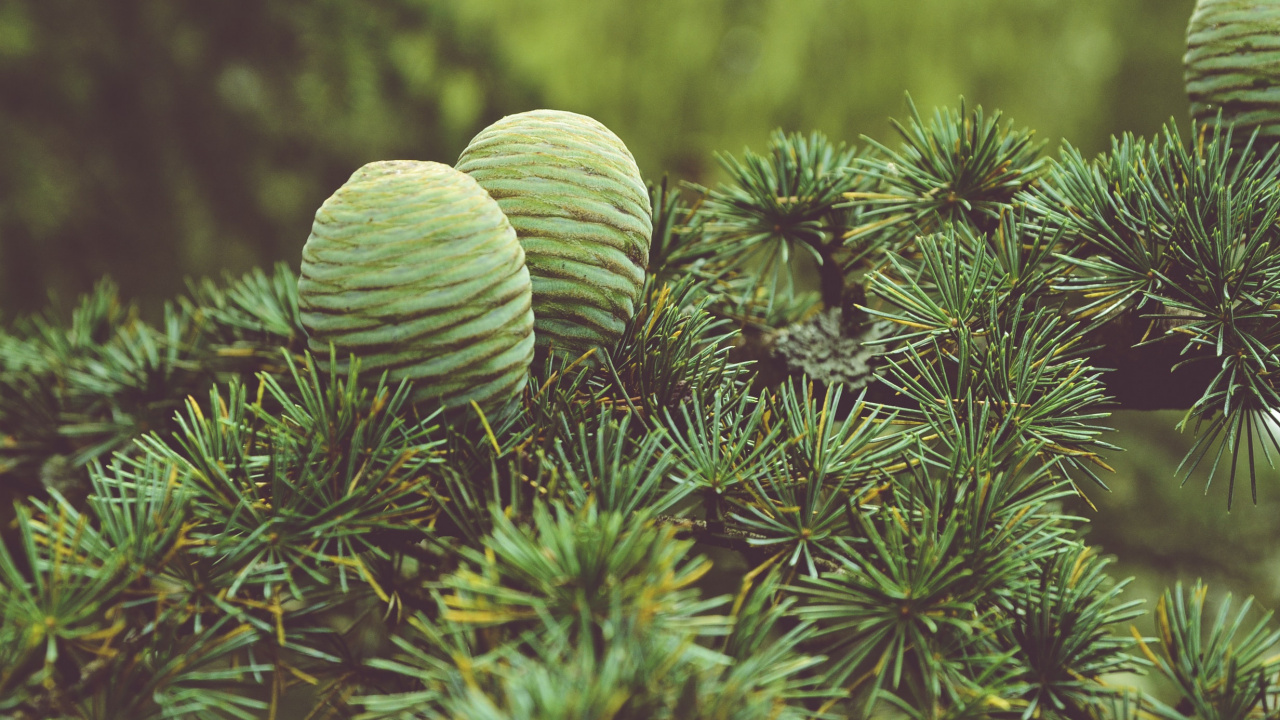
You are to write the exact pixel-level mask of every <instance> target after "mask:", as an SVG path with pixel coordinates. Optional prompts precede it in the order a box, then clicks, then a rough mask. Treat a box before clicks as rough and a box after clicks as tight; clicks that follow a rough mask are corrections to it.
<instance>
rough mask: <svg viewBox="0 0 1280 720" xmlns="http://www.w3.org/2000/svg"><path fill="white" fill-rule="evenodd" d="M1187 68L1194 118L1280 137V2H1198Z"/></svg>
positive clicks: (1245, 134)
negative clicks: (1219, 117)
mask: <svg viewBox="0 0 1280 720" xmlns="http://www.w3.org/2000/svg"><path fill="white" fill-rule="evenodd" d="M1184 62H1185V64H1186V83H1187V94H1188V95H1189V96H1190V97H1191V116H1192V117H1194V118H1196V119H1197V120H1199V121H1201V122H1214V121H1216V119H1217V115H1218V111H1219V110H1221V111H1222V120H1223V122H1224V123H1235V124H1236V127H1237V130H1236V136H1235V137H1236V140H1237V141H1238V142H1244V141H1246V140H1247V139H1248V138H1249V136H1250V134H1252V133H1253V130H1254V128H1257V129H1258V137H1259V138H1266V139H1268V140H1269V141H1274V139H1275V138H1278V137H1280V0H1198V2H1196V8H1195V11H1194V12H1193V13H1192V14H1191V22H1190V24H1189V25H1188V26H1187V54H1186V57H1185V58H1184Z"/></svg>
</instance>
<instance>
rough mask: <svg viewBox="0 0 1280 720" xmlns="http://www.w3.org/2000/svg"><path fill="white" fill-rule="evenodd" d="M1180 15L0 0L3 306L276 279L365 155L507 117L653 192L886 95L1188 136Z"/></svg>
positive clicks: (1046, 5) (1107, 2)
mask: <svg viewBox="0 0 1280 720" xmlns="http://www.w3.org/2000/svg"><path fill="white" fill-rule="evenodd" d="M1191 4H1192V3H1191V0H1071V1H1070V2H1068V1H1066V0H963V1H960V0H903V1H901V2H885V1H884V0H696V1H691V0H643V1H642V2H627V1H624V0H536V1H535V0H369V1H367V2H363V1H362V2H352V1H351V0H218V2H172V0H112V1H111V2H94V1H93V0H6V2H3V3H0V280H2V281H3V282H2V283H0V309H3V310H4V311H5V312H6V314H9V315H11V314H12V313H13V312H18V311H26V310H32V309H36V308H39V307H41V306H43V305H44V304H45V303H46V302H47V297H48V291H49V290H56V291H58V292H59V294H60V295H62V296H66V295H69V294H74V293H75V292H78V291H81V290H83V289H85V288H87V287H88V286H89V285H90V284H91V283H92V282H93V281H94V280H95V279H97V278H98V277H100V276H101V275H103V274H104V273H109V274H111V275H112V276H113V277H115V278H116V279H117V280H118V281H119V282H120V284H121V285H122V287H123V289H124V292H125V294H126V295H128V296H131V297H136V298H140V299H143V300H146V301H148V302H151V303H154V302H156V301H157V300H159V299H162V298H166V297H170V296H172V295H173V294H175V293H177V292H180V291H181V290H182V289H183V279H184V277H187V276H204V275H216V274H218V273H219V272H220V271H221V270H223V269H230V270H232V271H237V272H238V271H242V270H245V269H247V268H249V267H252V266H254V265H262V264H266V263H269V262H272V261H275V260H277V259H287V260H290V261H293V262H295V263H296V262H297V257H298V253H299V250H300V248H301V247H302V244H303V242H304V241H305V240H306V237H307V233H308V231H309V229H310V224H311V217H312V214H313V213H314V211H315V208H316V207H317V206H319V204H320V203H321V201H323V200H324V198H325V197H326V196H327V195H328V194H329V193H330V192H332V191H333V190H334V189H335V188H336V187H337V186H338V185H340V184H341V183H342V182H343V181H344V180H345V179H346V178H347V176H348V175H350V173H351V172H352V171H353V170H355V169H356V168H357V167H359V166H360V165H362V164H364V163H366V162H369V161H371V160H379V159H389V158H413V159H424V160H437V161H442V162H447V163H452V162H453V161H454V160H455V159H456V158H457V156H458V153H459V152H460V151H461V150H462V148H463V147H464V146H465V145H466V143H467V141H468V140H469V139H470V138H471V137H472V136H473V135H474V134H475V133H476V132H477V131H478V130H480V129H481V128H483V127H484V126H485V125H487V124H488V123H490V122H492V121H494V120H496V119H498V118H499V117H501V116H502V115H504V114H508V113H512V112H519V111H523V110H528V109H531V108H535V107H554V108H560V109H566V110H574V111H577V112H582V113H586V114H589V115H592V116H594V117H596V118H598V119H599V120H601V121H602V122H604V123H605V124H607V125H608V126H610V127H611V128H613V129H614V131H615V132H617V133H618V134H619V135H620V136H621V137H622V138H623V140H625V141H626V142H627V143H628V145H629V146H630V147H631V149H632V150H633V152H634V153H635V155H636V158H637V160H638V161H639V163H640V167H641V169H642V170H643V171H644V173H645V174H646V175H648V176H650V177H656V176H659V175H661V174H662V173H670V174H672V175H673V176H675V177H678V178H681V179H687V180H694V181H699V182H704V183H705V182H709V181H714V179H715V168H716V166H715V162H714V160H713V155H712V154H713V152H714V151H716V150H728V151H732V152H739V151H740V150H741V149H742V147H743V146H745V145H750V146H754V147H761V146H763V144H764V142H765V139H766V138H767V136H768V133H769V131H770V130H772V129H773V128H775V127H779V126H780V127H783V128H786V129H789V130H810V129H819V130H823V131H825V132H826V133H828V134H829V135H831V136H834V137H838V138H842V139H848V140H850V141H856V140H857V139H858V137H859V136H860V135H861V134H867V135H870V136H872V137H875V138H878V139H881V140H889V139H891V138H890V136H891V129H890V126H889V124H888V123H887V122H886V120H887V118H888V117H890V116H897V117H901V116H903V115H904V114H905V103H904V92H906V91H910V92H911V93H912V95H913V96H914V98H915V99H916V101H917V103H918V104H919V105H920V107H921V109H922V110H923V111H925V112H926V113H927V112H928V111H929V109H930V108H931V107H933V106H935V105H938V104H954V103H956V102H957V100H958V98H959V97H960V96H962V95H963V96H964V97H965V98H966V99H967V100H968V101H969V102H971V103H981V104H983V105H984V106H985V107H986V108H987V109H989V110H990V109H994V108H999V109H1002V110H1004V111H1005V112H1006V114H1007V116H1008V117H1010V118H1011V119H1013V120H1014V121H1015V122H1017V123H1018V124H1020V125H1026V126H1029V127H1032V128H1035V129H1036V130H1037V131H1038V133H1039V136H1040V137H1041V138H1043V139H1045V140H1047V141H1049V143H1050V147H1049V148H1048V150H1049V151H1050V152H1053V151H1054V148H1055V147H1056V144H1057V143H1058V141H1059V139H1061V138H1067V139H1069V140H1070V141H1071V142H1072V143H1074V144H1077V145H1079V146H1081V147H1082V148H1084V149H1085V150H1087V151H1089V152H1093V151H1098V150H1101V149H1103V148H1104V147H1105V146H1106V143H1107V138H1108V136H1109V135H1110V134H1111V133H1114V132H1118V131H1122V130H1133V131H1135V132H1140V133H1151V132H1153V131H1154V130H1155V129H1156V128H1157V127H1158V126H1159V125H1160V123H1162V122H1164V121H1165V120H1166V119H1168V118H1169V117H1171V116H1176V117H1178V118H1184V117H1185V116H1186V115H1187V101H1186V99H1185V97H1184V95H1183V91H1182V89H1181V74H1182V70H1181V59H1180V58H1181V53H1182V43H1183V41H1182V36H1183V29H1184V27H1185V25H1186V19H1187V17H1188V15H1189V14H1190V8H1191Z"/></svg>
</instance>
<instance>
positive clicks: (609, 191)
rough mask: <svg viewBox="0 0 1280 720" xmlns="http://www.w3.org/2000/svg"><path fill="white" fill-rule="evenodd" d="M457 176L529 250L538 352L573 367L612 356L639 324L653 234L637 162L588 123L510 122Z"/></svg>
mask: <svg viewBox="0 0 1280 720" xmlns="http://www.w3.org/2000/svg"><path fill="white" fill-rule="evenodd" d="M457 168H458V169H459V170H461V171H463V172H466V173H467V174H468V175H470V176H472V177H474V178H475V179H476V181H477V182H478V183H480V186H481V187H483V188H484V189H485V190H487V191H488V192H489V194H490V195H492V196H493V198H494V199H495V200H497V201H498V205H499V206H500V207H501V208H502V212H504V213H506V216H507V218H508V219H510V220H511V225H512V226H513V227H515V230H516V234H517V235H518V236H519V238H520V243H521V245H523V246H524V251H525V261H526V262H527V263H528V265H529V274H530V276H531V277H532V281H533V314H534V324H535V327H536V328H537V344H538V346H539V347H540V348H551V349H553V350H554V351H556V352H558V353H563V354H565V355H568V356H570V357H575V358H576V357H578V356H580V355H582V354H583V353H585V352H587V351H588V350H589V349H591V348H593V347H597V346H600V347H603V348H605V349H612V348H613V346H614V345H615V344H616V343H617V341H618V338H619V337H620V336H621V335H622V332H623V330H624V329H625V327H626V324H627V322H628V321H629V320H630V319H631V317H632V316H633V315H634V314H635V308H636V304H637V302H638V301H639V299H640V293H641V292H642V289H643V286H644V278H645V269H646V267H647V266H648V264H649V239H650V236H651V235H652V233H653V219H652V215H651V212H650V205H649V193H648V190H647V189H646V188H645V184H644V180H642V179H641V177H640V170H639V168H637V167H636V162H635V159H634V158H633V157H632V156H631V153H630V151H628V150H627V147H626V145H624V144H623V143H622V141H621V140H620V139H618V136H617V135H614V134H613V132H611V131H610V130H609V129H608V128H606V127H605V126H604V125H602V124H600V123H599V122H597V121H595V120H593V119H592V118H589V117H587V116H585V115H578V114H576V113H571V112H563V111H559V110H533V111H530V112H526V113H520V114H518V115H509V116H507V117H505V118H503V119H501V120H499V121H498V122H496V123H494V124H492V125H490V126H489V127H487V128H485V129H484V130H482V131H481V132H480V134H479V135H476V137H475V138H474V139H473V140H472V141H471V144H470V145H468V146H467V148H466V149H465V150H463V151H462V156H461V157H459V158H458V165H457Z"/></svg>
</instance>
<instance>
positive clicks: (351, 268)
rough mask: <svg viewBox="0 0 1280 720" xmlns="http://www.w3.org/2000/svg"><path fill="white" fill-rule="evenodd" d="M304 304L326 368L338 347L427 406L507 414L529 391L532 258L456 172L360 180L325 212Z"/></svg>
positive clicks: (308, 260)
mask: <svg viewBox="0 0 1280 720" xmlns="http://www.w3.org/2000/svg"><path fill="white" fill-rule="evenodd" d="M298 296H299V297H298V304H299V307H300V309H301V311H302V323H303V326H304V327H305V328H306V330H307V333H308V334H309V336H310V338H309V344H310V348H311V351H312V352H313V353H314V354H315V355H316V356H317V358H318V359H319V360H320V361H321V362H322V364H323V365H327V361H328V359H329V343H330V342H332V343H333V344H334V345H335V346H336V348H337V353H338V358H339V360H340V361H342V360H344V359H345V358H346V357H347V356H348V355H350V354H351V353H354V354H355V355H356V356H357V357H359V358H360V364H361V368H362V371H363V372H370V371H371V372H373V373H375V374H378V373H381V372H382V371H383V370H389V371H390V375H391V377H392V378H395V379H401V378H409V379H410V380H411V381H413V383H414V388H413V399H414V400H415V401H422V400H435V399H439V400H440V401H441V402H443V404H444V405H445V406H446V407H456V406H459V405H465V404H467V403H468V402H470V401H472V400H474V401H476V402H477V403H478V404H479V405H480V406H481V408H483V409H485V410H486V411H487V412H488V411H499V410H501V409H502V408H503V407H505V406H506V405H507V404H508V403H509V402H510V401H511V400H512V399H513V398H515V397H516V396H517V395H518V394H519V393H520V392H521V391H522V390H523V389H524V387H525V384H526V383H527V381H528V374H529V364H530V362H531V361H532V359H533V312H532V308H531V288H530V284H529V271H528V270H527V269H526V268H525V264H524V251H523V250H522V249H521V248H520V243H519V241H518V240H517V239H516V235H515V231H514V230H512V228H511V224H510V223H509V222H507V218H506V216H504V215H503V214H502V211H501V210H500V209H499V208H498V204H497V203H495V202H494V201H493V199H492V198H490V197H489V195H488V194H487V193H485V191H484V190H483V189H482V188H481V187H480V186H479V185H477V184H476V182H475V180H472V179H471V178H470V177H469V176H467V175H464V174H463V173H460V172H458V171H457V170H454V169H453V168H451V167H449V166H448V165H442V164H440V163H434V162H416V161H411V160H392V161H384V162H374V163H369V164H368V165H365V166H364V167H362V168H360V169H359V170H357V171H356V172H355V173H354V174H353V175H352V176H351V179H349V180H348V181H347V182H346V184H345V185H343V186H342V187H340V188H338V191H337V192H335V193H334V194H333V195H332V196H330V197H329V199H328V200H325V202H324V204H323V205H321V206H320V209H319V210H317V211H316V219H315V224H314V225H313V226H312V229H311V237H309V238H307V244H306V246H305V247H303V249H302V277H301V279H300V280H299V281H298ZM344 364H345V363H344Z"/></svg>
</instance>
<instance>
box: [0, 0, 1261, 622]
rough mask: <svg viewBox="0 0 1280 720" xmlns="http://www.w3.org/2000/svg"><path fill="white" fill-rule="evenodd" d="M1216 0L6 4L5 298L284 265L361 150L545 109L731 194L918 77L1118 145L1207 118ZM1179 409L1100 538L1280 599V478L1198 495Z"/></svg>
mask: <svg viewBox="0 0 1280 720" xmlns="http://www.w3.org/2000/svg"><path fill="white" fill-rule="evenodd" d="M1192 4H1193V2H1192V0H900V1H899V2H888V1H887V0H641V1H639V2H637V1H635V0H536V1H535V0H368V1H365V2H353V1H351V0H305V1H304V0H218V1H217V2H198V3H196V2H173V0H112V1H111V2H101V1H98V0H6V1H5V2H3V3H0V310H3V313H4V315H5V316H6V317H12V316H13V315H14V314H15V313H21V312H25V311H30V310H34V309H37V308H39V307H42V306H44V305H45V304H46V303H47V302H48V295H49V293H50V292H56V293H57V294H58V295H60V296H61V297H63V298H67V297H69V296H72V295H74V294H75V293H77V292H80V291H83V290H85V289H87V288H88V287H89V285H90V284H91V283H92V282H93V281H94V280H96V279H97V278H98V277H100V276H101V275H103V274H110V275H112V276H113V277H114V278H116V280H117V281H118V282H119V283H120V284H121V286H122V287H123V290H124V294H125V295H126V296H129V297H134V298H138V299H140V300H142V301H143V302H144V303H146V304H149V305H150V306H152V307H154V305H155V303H157V302H158V301H159V300H160V299H163V298H166V297H170V296H172V295H174V294H175V293H178V292H180V291H181V290H182V289H183V286H184V285H183V282H184V278H186V277H189V276H196V277H198V276H205V275H216V274H219V273H220V272H222V271H224V270H229V271H232V272H240V271H243V270H245V269H247V268H250V267H252V266H255V265H263V264H267V263H269V262H272V261H275V260H279V259H285V260H289V261H290V262H292V263H294V265H295V266H296V264H297V258H298V254H299V252H300V249H301V247H302V244H303V242H304V241H305V240H306V237H307V234H308V232H309V229H310V225H311V217H312V214H313V213H314V211H315V208H316V207H317V206H318V205H319V204H320V202H321V201H322V200H323V199H324V198H325V197H326V196H327V195H328V194H329V193H330V192H332V191H333V190H334V189H335V188H336V187H337V186H338V185H340V184H341V183H342V182H343V181H344V180H345V179H346V177H347V176H348V175H349V174H350V173H351V172H352V171H353V170H355V169H356V168H357V167H359V166H360V165H362V164H363V163H365V162H368V161H371V160H378V159H389V158H414V159H424V160H437V161H441V162H447V163H452V162H453V160H454V159H456V157H457V155H458V153H459V151H460V150H461V149H462V148H463V147H464V146H465V144H466V143H467V141H468V140H469V139H470V138H471V137H472V135H474V134H475V133H476V132H477V131H479V130H480V129H481V128H483V127H484V126H485V125H487V124H488V123H490V122H492V121H494V120H496V119H497V118H499V117H501V116H502V115H504V114H508V113H513V112H519V111H523V110H528V109H532V108H536V107H553V108H560V109H566V110H573V111H577V112H582V113H586V114H589V115H592V116H594V117H596V118H597V119H599V120H601V121H603V122H604V123H605V124H607V125H608V126H610V127H611V128H612V129H613V130H614V131H615V132H617V133H618V135H619V136H621V137H622V138H623V140H625V141H626V142H627V143H628V145H629V146H630V147H631V149H632V151H633V152H634V154H635V156H636V158H637V160H638V162H639V164H640V167H641V169H642V170H643V172H644V173H645V174H646V175H647V176H649V177H657V176H660V175H661V174H663V173H670V174H671V175H672V176H674V177H676V178H679V179H685V180H693V181H697V182H702V183H710V182H714V181H715V180H716V165H715V162H714V159H713V152H714V151H717V150H728V151H731V152H739V151H740V150H741V149H742V147H743V146H753V147H756V148H760V147H762V146H763V144H764V142H765V139H766V137H767V135H768V133H769V132H770V130H772V129H773V128H775V127H783V128H785V129H788V130H810V129H819V130H822V131H824V132H826V133H827V134H829V135H831V136H833V137H836V138H840V139H846V140H849V141H857V140H858V138H859V137H860V136H861V135H863V134H866V135H869V136H871V137H874V138H877V139H879V140H882V141H891V140H892V139H893V137H892V131H891V128H890V126H889V124H888V122H887V118H889V117H891V116H896V117H902V116H903V115H904V114H905V102H904V92H907V91H909V92H910V93H911V94H912V95H913V97H914V98H915V100H916V102H917V104H918V105H919V106H920V107H921V109H922V111H924V112H926V113H927V112H928V111H929V109H930V108H932V107H933V106H935V105H939V104H954V103H955V102H957V100H958V98H959V97H960V96H964V97H965V98H966V99H967V101H968V102H970V103H974V104H977V103H980V104H982V105H983V106H984V107H985V108H987V109H988V110H991V109H1001V110H1003V111H1004V112H1005V113H1006V116H1007V117H1009V118H1011V119H1012V120H1013V121H1014V122H1016V123H1017V124H1019V125H1025V126H1029V127H1032V128H1034V129H1036V130H1037V132H1038V133H1039V137H1040V138H1042V139H1044V140H1046V141H1048V143H1049V144H1048V147H1047V148H1046V152H1050V153H1055V152H1056V148H1057V146H1058V144H1059V143H1060V142H1061V141H1062V140H1063V139H1065V140H1068V141H1070V142H1071V143H1073V144H1075V145H1077V146H1079V147H1081V148H1082V149H1084V150H1085V151H1086V152H1087V153H1090V154H1092V153H1095V152H1099V151H1101V150H1103V149H1104V148H1106V147H1107V144H1108V142H1109V140H1108V139H1109V137H1110V136H1111V135H1112V134H1113V133H1119V132H1123V131H1133V132H1135V133H1139V134H1144V135H1150V134H1152V133H1154V132H1155V131H1156V130H1157V129H1158V128H1159V126H1160V125H1161V123H1163V122H1165V121H1166V120H1167V119H1169V118H1170V117H1175V118H1177V119H1178V120H1179V122H1181V123H1183V124H1186V116H1187V109H1188V106H1187V100H1186V97H1185V95H1184V94H1183V90H1182V65H1181V55H1182V52H1183V33H1184V28H1185V26H1186V22H1187V18H1188V16H1189V15H1190V12H1191V7H1192ZM1176 419H1177V415H1176V414H1172V413H1158V414H1136V413H1122V414H1121V415H1120V416H1119V417H1118V418H1117V424H1118V425H1119V426H1120V427H1121V432H1120V433H1119V435H1117V436H1115V437H1113V438H1112V440H1113V441H1114V442H1116V443H1117V444H1119V445H1122V446H1125V447H1127V448H1129V452H1127V453H1125V454H1123V455H1121V456H1118V457H1115V458H1112V461H1113V462H1114V464H1115V465H1116V466H1117V469H1118V470H1119V471H1120V472H1119V473H1117V474H1116V475H1115V476H1111V485H1112V487H1113V489H1114V492H1112V493H1109V494H1107V493H1102V492H1098V491H1096V490H1095V489H1093V488H1087V490H1088V492H1089V494H1090V496H1091V497H1092V498H1093V499H1094V501H1095V502H1096V503H1097V504H1098V505H1099V511H1098V513H1097V514H1094V513H1093V511H1091V510H1088V509H1087V508H1085V507H1084V506H1083V505H1081V506H1080V507H1079V508H1077V509H1078V510H1080V511H1081V512H1082V513H1084V514H1087V515H1089V516H1091V517H1092V519H1093V520H1094V521H1095V528H1094V530H1093V531H1092V537H1093V539H1094V540H1095V541H1097V542H1099V543H1100V544H1101V545H1102V546H1103V547H1104V548H1105V550H1106V551H1108V552H1113V553H1116V554H1118V555H1119V557H1120V565H1119V567H1118V568H1117V571H1118V574H1121V575H1128V574H1137V575H1138V577H1139V582H1138V583H1136V584H1135V591H1136V592H1137V594H1140V595H1145V596H1147V597H1152V596H1154V594H1155V593H1156V592H1158V591H1159V590H1160V589H1161V588H1163V587H1164V586H1165V585H1166V584H1168V583H1170V582H1172V581H1173V580H1174V579H1175V578H1178V577H1183V578H1187V579H1193V578H1195V577H1197V576H1201V575H1203V576H1205V577H1206V578H1209V579H1211V580H1212V581H1213V582H1214V583H1215V588H1216V589H1225V588H1232V589H1234V590H1236V592H1237V594H1249V593H1254V594H1258V595H1260V599H1262V600H1263V602H1264V603H1265V604H1266V605H1268V606H1274V605H1275V604H1276V600H1277V599H1280V584H1278V583H1280V575H1277V573H1276V567H1277V562H1280V556H1278V553H1280V543H1277V540H1280V523H1277V522H1276V521H1275V518H1276V517H1277V514H1278V513H1277V510H1280V480H1278V479H1277V477H1276V475H1275V473H1271V474H1269V475H1268V476H1266V477H1265V478H1263V479H1262V480H1263V481H1262V483H1261V488H1260V490H1261V492H1260V505H1259V506H1257V507H1253V506H1251V505H1250V504H1249V497H1248V494H1247V487H1246V488H1245V490H1244V491H1238V492H1237V498H1236V506H1235V510H1234V511H1233V512H1232V513H1231V514H1227V512H1226V499H1225V481H1224V479H1221V478H1220V479H1219V481H1217V484H1215V487H1214V488H1213V490H1212V492H1210V493H1209V497H1208V498H1207V499H1206V497H1205V495H1204V494H1202V489H1203V477H1202V476H1197V477H1195V478H1193V479H1192V480H1191V482H1190V483H1189V484H1188V487H1187V488H1185V489H1182V490H1179V489H1178V483H1177V480H1176V479H1175V478H1174V469H1175V467H1176V465H1177V461H1178V459H1180V457H1181V454H1182V452H1183V449H1184V448H1185V444H1186V441H1187V438H1186V436H1179V435H1177V434H1176V433H1174V432H1173V430H1172V426H1173V423H1174V422H1175V421H1176Z"/></svg>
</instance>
